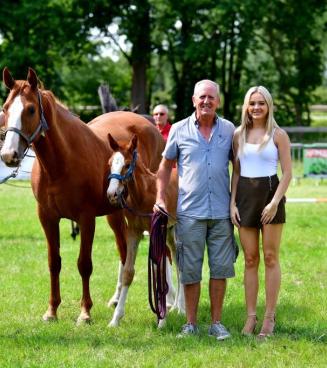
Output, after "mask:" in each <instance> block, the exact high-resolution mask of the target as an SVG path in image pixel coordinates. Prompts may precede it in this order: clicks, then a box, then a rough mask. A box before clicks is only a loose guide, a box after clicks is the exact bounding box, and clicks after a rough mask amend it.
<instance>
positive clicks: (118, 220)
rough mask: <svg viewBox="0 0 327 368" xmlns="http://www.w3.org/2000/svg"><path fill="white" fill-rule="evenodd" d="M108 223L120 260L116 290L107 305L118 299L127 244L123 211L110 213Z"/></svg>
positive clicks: (109, 305)
mask: <svg viewBox="0 0 327 368" xmlns="http://www.w3.org/2000/svg"><path fill="white" fill-rule="evenodd" d="M107 221H108V224H109V225H110V227H111V229H112V231H113V232H114V234H115V238H116V245H117V249H118V252H119V255H120V262H119V268H118V279H117V284H116V290H115V293H114V295H113V296H112V297H111V298H110V300H109V302H108V307H111V306H116V305H117V304H118V301H119V297H120V293H121V288H122V280H123V267H124V266H123V264H124V263H125V261H126V253H127V244H126V221H125V218H124V216H123V211H118V212H115V213H114V214H112V215H108V216H107Z"/></svg>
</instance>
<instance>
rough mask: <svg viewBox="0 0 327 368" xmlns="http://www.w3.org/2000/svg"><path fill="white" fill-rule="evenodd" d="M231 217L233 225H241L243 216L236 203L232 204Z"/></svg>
mask: <svg viewBox="0 0 327 368" xmlns="http://www.w3.org/2000/svg"><path fill="white" fill-rule="evenodd" d="M230 218H231V221H232V224H233V225H235V226H236V227H240V221H241V218H240V214H239V212H238V208H237V207H236V204H235V203H234V204H231V205H230Z"/></svg>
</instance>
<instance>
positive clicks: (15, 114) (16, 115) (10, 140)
mask: <svg viewBox="0 0 327 368" xmlns="http://www.w3.org/2000/svg"><path fill="white" fill-rule="evenodd" d="M23 109H24V106H23V103H22V99H21V97H20V96H16V97H15V99H14V102H13V103H12V104H11V105H10V107H9V109H8V115H9V117H8V126H7V128H9V127H12V128H17V129H19V130H21V129H22V112H23ZM19 138H20V136H19V135H18V134H17V133H15V132H12V131H9V132H7V133H6V138H5V141H4V144H3V147H2V150H1V156H3V155H13V154H14V152H15V151H18V146H19Z"/></svg>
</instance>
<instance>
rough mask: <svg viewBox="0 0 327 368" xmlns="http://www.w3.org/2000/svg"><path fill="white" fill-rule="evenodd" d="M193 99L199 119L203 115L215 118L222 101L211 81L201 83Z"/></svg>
mask: <svg viewBox="0 0 327 368" xmlns="http://www.w3.org/2000/svg"><path fill="white" fill-rule="evenodd" d="M192 101H193V105H194V107H195V110H196V117H197V119H201V117H204V118H208V117H212V118H213V117H214V116H215V114H216V110H217V108H218V107H219V103H220V100H219V97H218V95H217V89H216V88H215V87H214V86H213V85H212V84H211V83H206V82H203V83H201V84H200V85H199V86H198V87H197V88H196V90H195V92H194V96H193V97H192Z"/></svg>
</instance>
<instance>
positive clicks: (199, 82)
mask: <svg viewBox="0 0 327 368" xmlns="http://www.w3.org/2000/svg"><path fill="white" fill-rule="evenodd" d="M204 83H207V84H211V85H212V86H213V87H214V88H215V89H216V90H217V96H218V97H219V94H220V91H219V84H218V83H216V82H214V81H212V80H210V79H202V80H200V81H198V82H196V83H195V86H194V92H193V96H195V95H196V90H197V89H198V88H199V87H200V85H201V84H204Z"/></svg>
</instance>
